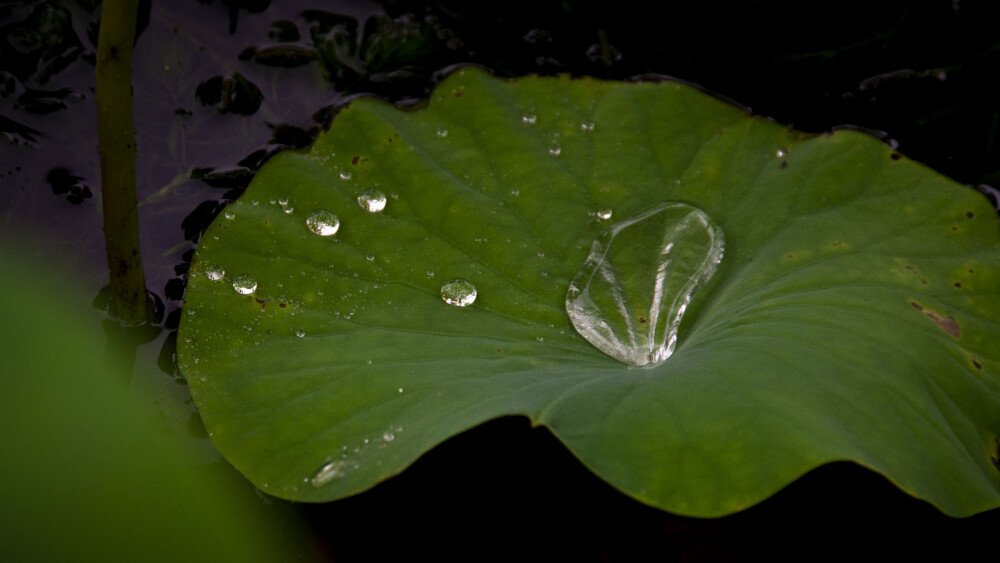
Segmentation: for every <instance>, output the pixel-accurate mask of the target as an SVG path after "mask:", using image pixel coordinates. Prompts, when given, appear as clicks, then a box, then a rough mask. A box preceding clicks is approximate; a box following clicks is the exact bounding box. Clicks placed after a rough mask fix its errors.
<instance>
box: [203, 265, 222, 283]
mask: <svg viewBox="0 0 1000 563" xmlns="http://www.w3.org/2000/svg"><path fill="white" fill-rule="evenodd" d="M205 277H206V278H208V279H210V280H212V281H219V280H221V279H222V278H224V277H226V271H225V270H223V269H222V267H221V266H218V265H216V264H213V265H211V266H209V267H208V268H205Z"/></svg>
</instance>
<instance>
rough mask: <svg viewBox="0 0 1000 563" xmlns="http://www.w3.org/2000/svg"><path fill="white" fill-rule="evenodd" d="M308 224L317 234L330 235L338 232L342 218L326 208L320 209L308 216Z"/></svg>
mask: <svg viewBox="0 0 1000 563" xmlns="http://www.w3.org/2000/svg"><path fill="white" fill-rule="evenodd" d="M306 226H308V227H309V230H310V231H312V232H314V233H316V234H317V235H319V236H321V237H328V236H331V235H335V234H337V230H338V229H340V219H338V218H337V216H336V215H334V214H333V213H330V212H329V211H327V210H326V209H320V210H319V211H316V212H315V213H313V214H311V215H309V216H308V217H306Z"/></svg>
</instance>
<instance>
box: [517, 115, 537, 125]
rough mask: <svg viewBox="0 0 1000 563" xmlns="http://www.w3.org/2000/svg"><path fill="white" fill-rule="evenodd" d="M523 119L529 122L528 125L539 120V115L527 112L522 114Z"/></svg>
mask: <svg viewBox="0 0 1000 563" xmlns="http://www.w3.org/2000/svg"><path fill="white" fill-rule="evenodd" d="M521 121H523V122H524V123H527V124H528V125H531V124H533V123H534V122H535V121H538V116H537V115H535V114H534V113H526V114H524V115H522V116H521Z"/></svg>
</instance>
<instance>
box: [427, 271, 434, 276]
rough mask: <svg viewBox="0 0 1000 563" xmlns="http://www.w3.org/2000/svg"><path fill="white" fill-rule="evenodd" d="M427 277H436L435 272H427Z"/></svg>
mask: <svg viewBox="0 0 1000 563" xmlns="http://www.w3.org/2000/svg"><path fill="white" fill-rule="evenodd" d="M427 277H428V278H433V277H434V270H427Z"/></svg>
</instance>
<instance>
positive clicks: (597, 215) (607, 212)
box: [590, 207, 613, 221]
mask: <svg viewBox="0 0 1000 563" xmlns="http://www.w3.org/2000/svg"><path fill="white" fill-rule="evenodd" d="M612 213H613V211H612V210H611V209H610V208H607V207H605V208H604V209H598V210H597V211H593V212H591V214H590V216H591V217H593V218H594V219H597V220H598V221H607V220H608V219H610V218H611V214H612Z"/></svg>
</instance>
